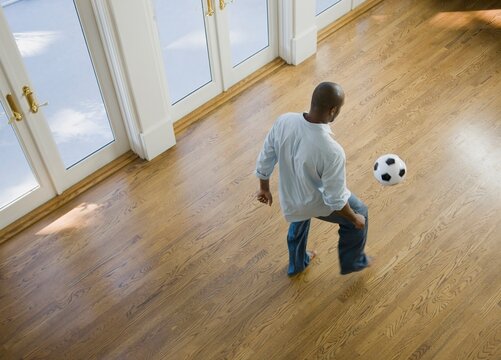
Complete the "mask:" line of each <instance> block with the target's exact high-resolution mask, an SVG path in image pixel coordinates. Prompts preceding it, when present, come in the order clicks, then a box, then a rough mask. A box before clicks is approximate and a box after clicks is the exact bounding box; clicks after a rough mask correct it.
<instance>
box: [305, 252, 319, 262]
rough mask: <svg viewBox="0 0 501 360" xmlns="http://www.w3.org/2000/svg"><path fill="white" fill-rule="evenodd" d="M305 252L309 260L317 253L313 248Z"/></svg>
mask: <svg viewBox="0 0 501 360" xmlns="http://www.w3.org/2000/svg"><path fill="white" fill-rule="evenodd" d="M306 254H308V256H309V257H310V262H311V260H313V259H314V258H315V257H316V256H317V255H318V254H317V252H316V251H315V250H306Z"/></svg>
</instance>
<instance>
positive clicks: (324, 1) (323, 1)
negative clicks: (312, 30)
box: [317, 0, 341, 15]
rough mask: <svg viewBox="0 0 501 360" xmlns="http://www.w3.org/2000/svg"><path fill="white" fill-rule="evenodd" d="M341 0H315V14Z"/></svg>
mask: <svg viewBox="0 0 501 360" xmlns="http://www.w3.org/2000/svg"><path fill="white" fill-rule="evenodd" d="M340 1H341V0H317V15H320V14H321V13H323V12H324V11H325V10H327V9H328V8H330V7H332V6H334V5H336V4H337V3H338V2H340Z"/></svg>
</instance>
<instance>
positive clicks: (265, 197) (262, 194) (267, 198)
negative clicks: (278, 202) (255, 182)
mask: <svg viewBox="0 0 501 360" xmlns="http://www.w3.org/2000/svg"><path fill="white" fill-rule="evenodd" d="M256 196H257V199H258V200H259V201H260V202H262V203H263V204H268V205H270V206H271V204H272V203H273V196H272V195H271V192H270V191H269V190H262V189H260V190H259V191H258V192H257V194H256Z"/></svg>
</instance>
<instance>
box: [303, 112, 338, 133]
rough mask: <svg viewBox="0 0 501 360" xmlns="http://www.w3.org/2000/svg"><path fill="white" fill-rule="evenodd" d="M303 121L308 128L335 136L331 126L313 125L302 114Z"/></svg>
mask: <svg viewBox="0 0 501 360" xmlns="http://www.w3.org/2000/svg"><path fill="white" fill-rule="evenodd" d="M301 119H303V122H304V124H306V126H308V127H309V128H311V129H316V130H318V131H323V132H326V133H328V134H331V135H334V133H333V132H332V129H331V126H330V125H329V124H314V123H311V122H309V121H308V120H306V119H305V118H304V113H301Z"/></svg>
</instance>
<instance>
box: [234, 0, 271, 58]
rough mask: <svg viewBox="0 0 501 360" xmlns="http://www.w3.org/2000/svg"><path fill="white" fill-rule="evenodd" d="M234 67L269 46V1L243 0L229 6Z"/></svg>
mask: <svg viewBox="0 0 501 360" xmlns="http://www.w3.org/2000/svg"><path fill="white" fill-rule="evenodd" d="M226 9H227V10H228V12H229V24H230V46H231V58H232V63H233V67H235V66H237V65H239V64H240V63H242V62H243V61H245V60H247V59H248V58H250V57H251V56H253V55H255V54H257V53H258V52H260V51H261V50H263V49H264V48H266V47H268V45H269V27H268V1H267V0H243V1H235V2H234V3H230V4H228V5H227V7H226Z"/></svg>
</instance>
